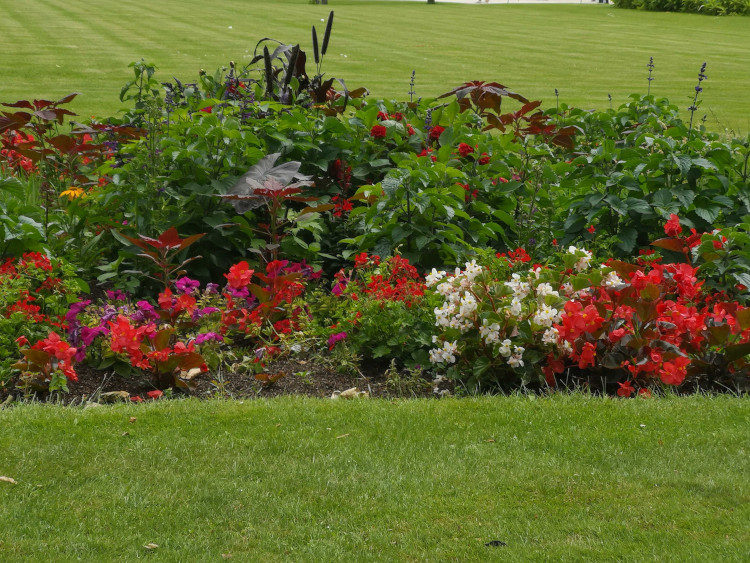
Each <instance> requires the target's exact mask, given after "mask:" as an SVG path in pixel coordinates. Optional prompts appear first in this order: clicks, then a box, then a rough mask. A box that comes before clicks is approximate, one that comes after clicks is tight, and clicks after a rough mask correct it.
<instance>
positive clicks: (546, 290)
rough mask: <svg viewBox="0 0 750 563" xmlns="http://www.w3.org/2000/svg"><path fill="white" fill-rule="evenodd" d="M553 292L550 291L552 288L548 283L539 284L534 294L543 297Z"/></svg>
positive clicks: (552, 290)
mask: <svg viewBox="0 0 750 563" xmlns="http://www.w3.org/2000/svg"><path fill="white" fill-rule="evenodd" d="M554 291H555V290H554V289H552V286H551V285H550V284H548V283H546V282H545V283H540V284H539V285H538V286H536V294H537V295H539V296H540V297H545V296H547V295H552V293H553V292H554Z"/></svg>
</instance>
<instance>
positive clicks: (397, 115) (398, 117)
mask: <svg viewBox="0 0 750 563" xmlns="http://www.w3.org/2000/svg"><path fill="white" fill-rule="evenodd" d="M403 118H404V114H402V113H399V112H395V113H392V114H391V119H392V120H393V121H401V120H402V119H403Z"/></svg>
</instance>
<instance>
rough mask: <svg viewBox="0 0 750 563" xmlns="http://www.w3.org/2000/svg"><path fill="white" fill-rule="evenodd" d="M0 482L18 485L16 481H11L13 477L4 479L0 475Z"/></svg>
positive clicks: (4, 477)
mask: <svg viewBox="0 0 750 563" xmlns="http://www.w3.org/2000/svg"><path fill="white" fill-rule="evenodd" d="M0 481H5V482H6V483H10V484H11V485H18V481H16V480H15V479H13V477H6V476H5V475H0Z"/></svg>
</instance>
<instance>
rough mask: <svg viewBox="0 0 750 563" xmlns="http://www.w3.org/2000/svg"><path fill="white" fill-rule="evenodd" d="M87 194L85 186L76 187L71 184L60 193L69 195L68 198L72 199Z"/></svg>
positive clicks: (61, 195)
mask: <svg viewBox="0 0 750 563" xmlns="http://www.w3.org/2000/svg"><path fill="white" fill-rule="evenodd" d="M85 195H86V194H85V192H84V191H83V188H75V187H73V186H71V187H70V188H68V189H67V190H65V191H64V192H62V193H61V194H60V197H63V196H67V198H68V199H70V200H72V199H75V198H77V197H83V196H85Z"/></svg>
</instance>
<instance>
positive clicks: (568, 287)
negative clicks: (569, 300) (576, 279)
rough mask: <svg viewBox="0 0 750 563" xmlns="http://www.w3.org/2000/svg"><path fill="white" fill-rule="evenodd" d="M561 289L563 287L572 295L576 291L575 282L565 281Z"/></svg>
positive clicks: (566, 293)
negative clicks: (574, 288)
mask: <svg viewBox="0 0 750 563" xmlns="http://www.w3.org/2000/svg"><path fill="white" fill-rule="evenodd" d="M560 289H562V290H563V293H564V294H565V295H568V296H569V295H572V294H573V291H574V290H573V284H571V283H570V282H565V283H564V284H562V287H561V288H560Z"/></svg>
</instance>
